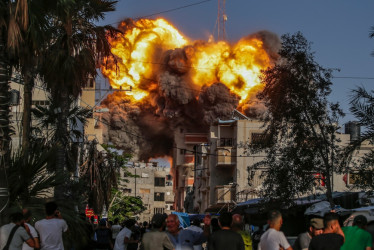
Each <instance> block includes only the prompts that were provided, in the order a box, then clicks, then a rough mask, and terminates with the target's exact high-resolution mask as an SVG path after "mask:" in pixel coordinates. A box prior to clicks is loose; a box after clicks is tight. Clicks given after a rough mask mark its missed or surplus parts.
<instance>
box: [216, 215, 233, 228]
mask: <svg viewBox="0 0 374 250" xmlns="http://www.w3.org/2000/svg"><path fill="white" fill-rule="evenodd" d="M218 221H219V225H220V226H221V228H222V227H231V223H232V214H231V213H230V212H223V213H221V214H220V216H219V218H218Z"/></svg>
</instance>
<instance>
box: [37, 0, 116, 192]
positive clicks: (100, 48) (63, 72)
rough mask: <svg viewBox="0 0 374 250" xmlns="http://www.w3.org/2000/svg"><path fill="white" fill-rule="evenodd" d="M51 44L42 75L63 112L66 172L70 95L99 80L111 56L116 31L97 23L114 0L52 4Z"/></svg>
mask: <svg viewBox="0 0 374 250" xmlns="http://www.w3.org/2000/svg"><path fill="white" fill-rule="evenodd" d="M52 2H53V4H54V6H53V7H52V8H51V10H52V11H53V12H52V14H51V19H50V22H51V23H52V29H51V30H50V32H51V34H52V38H51V40H49V42H50V45H49V46H48V49H47V51H46V52H45V53H44V60H43V67H42V75H43V76H44V80H45V82H46V85H47V87H48V88H49V89H50V90H51V94H52V98H53V100H54V101H55V102H56V103H59V110H61V112H60V115H59V117H58V123H57V133H56V134H57V143H56V145H57V146H58V147H59V148H58V151H57V152H58V153H57V154H58V156H57V164H56V169H57V171H58V172H59V173H61V174H62V173H63V172H64V169H65V168H66V150H65V148H64V145H66V144H67V143H68V142H67V141H66V138H68V129H67V128H68V119H67V117H68V113H69V109H70V105H71V102H70V100H71V99H70V98H69V97H70V96H73V97H77V96H78V95H79V94H80V92H81V89H82V86H84V84H86V83H87V82H88V79H89V78H91V77H95V76H96V74H97V72H96V66H97V63H98V62H99V61H100V60H101V59H102V57H105V56H108V55H110V44H109V42H108V40H107V37H108V36H109V35H113V34H114V32H115V31H116V30H115V29H114V28H113V27H111V26H98V25H96V21H98V20H100V19H102V18H103V17H104V14H105V13H107V12H110V11H113V10H114V5H115V3H116V2H115V1H110V0H69V1H65V0H57V1H52ZM63 196H64V190H62V188H56V189H55V197H56V198H57V199H61V198H63Z"/></svg>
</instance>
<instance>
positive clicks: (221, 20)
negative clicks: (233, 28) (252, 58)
mask: <svg viewBox="0 0 374 250" xmlns="http://www.w3.org/2000/svg"><path fill="white" fill-rule="evenodd" d="M225 5H226V0H218V16H217V26H218V32H217V37H218V41H222V40H223V41H224V40H226V29H225V23H226V21H227V15H226V8H225Z"/></svg>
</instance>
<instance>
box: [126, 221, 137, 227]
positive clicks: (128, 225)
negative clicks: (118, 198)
mask: <svg viewBox="0 0 374 250" xmlns="http://www.w3.org/2000/svg"><path fill="white" fill-rule="evenodd" d="M135 224H136V221H135V220H134V219H128V220H126V221H125V227H127V228H129V229H130V228H132V227H133V226H134V225H135Z"/></svg>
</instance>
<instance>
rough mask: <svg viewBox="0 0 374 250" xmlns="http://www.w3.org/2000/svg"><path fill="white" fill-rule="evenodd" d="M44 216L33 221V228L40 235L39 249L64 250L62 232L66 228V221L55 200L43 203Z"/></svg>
mask: <svg viewBox="0 0 374 250" xmlns="http://www.w3.org/2000/svg"><path fill="white" fill-rule="evenodd" d="M45 212H46V214H47V216H46V218H45V219H43V220H40V221H37V222H36V223H35V229H36V230H37V231H38V233H39V235H40V245H41V248H40V249H41V250H64V244H63V242H62V233H64V232H66V231H67V230H68V225H67V224H66V221H65V220H64V219H62V216H61V212H60V211H59V209H58V206H57V204H56V203H55V202H47V203H46V204H45Z"/></svg>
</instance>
